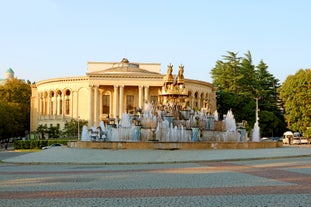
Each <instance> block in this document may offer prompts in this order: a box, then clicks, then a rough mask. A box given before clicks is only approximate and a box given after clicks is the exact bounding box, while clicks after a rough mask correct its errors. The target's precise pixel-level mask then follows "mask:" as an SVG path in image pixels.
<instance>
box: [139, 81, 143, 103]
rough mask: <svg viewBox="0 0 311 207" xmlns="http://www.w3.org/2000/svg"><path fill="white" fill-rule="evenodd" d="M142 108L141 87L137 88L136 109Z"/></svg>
mask: <svg viewBox="0 0 311 207" xmlns="http://www.w3.org/2000/svg"><path fill="white" fill-rule="evenodd" d="M142 106H143V86H138V107H139V108H142Z"/></svg>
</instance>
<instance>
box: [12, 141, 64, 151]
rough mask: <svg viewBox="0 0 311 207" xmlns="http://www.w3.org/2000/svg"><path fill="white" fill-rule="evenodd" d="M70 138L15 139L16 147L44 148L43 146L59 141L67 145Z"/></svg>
mask: <svg viewBox="0 0 311 207" xmlns="http://www.w3.org/2000/svg"><path fill="white" fill-rule="evenodd" d="M67 142H68V140H14V149H42V147H45V146H50V145H51V144H54V143H59V144H63V145H66V146H67Z"/></svg>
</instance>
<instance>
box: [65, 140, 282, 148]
mask: <svg viewBox="0 0 311 207" xmlns="http://www.w3.org/2000/svg"><path fill="white" fill-rule="evenodd" d="M282 146H283V144H282V142H217V141H200V142H125V141H124V142H110V141H108V142H102V141H91V142H88V141H69V142H68V147H70V148H89V149H113V150H118V149H128V150H130V149H135V150H211V149H259V148H277V147H282Z"/></svg>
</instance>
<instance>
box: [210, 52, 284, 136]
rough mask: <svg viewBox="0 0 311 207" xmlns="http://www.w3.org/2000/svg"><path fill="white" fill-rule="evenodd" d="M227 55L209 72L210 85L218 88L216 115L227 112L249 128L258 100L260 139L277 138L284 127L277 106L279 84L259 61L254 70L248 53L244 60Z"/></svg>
mask: <svg viewBox="0 0 311 207" xmlns="http://www.w3.org/2000/svg"><path fill="white" fill-rule="evenodd" d="M228 54H229V55H227V56H223V60H219V61H217V62H216V65H215V67H214V68H213V69H212V70H211V74H212V78H213V84H214V86H216V87H217V88H218V91H217V110H218V112H219V113H220V114H225V113H227V111H228V109H230V108H231V109H232V111H233V113H234V116H235V119H236V120H237V121H238V122H242V121H243V120H246V121H247V122H248V123H249V126H250V127H252V126H253V125H254V123H255V108H256V105H255V98H259V108H260V112H259V117H260V121H259V124H260V128H261V131H262V136H276V135H277V136H280V135H281V134H282V132H283V130H284V129H285V128H284V126H285V125H284V117H283V114H282V113H281V111H280V109H279V108H278V105H277V103H278V93H277V88H278V87H279V84H278V82H279V80H277V79H275V78H274V77H273V75H272V74H270V73H269V72H268V66H267V65H266V64H265V63H264V62H263V61H260V63H259V64H258V65H257V66H255V65H254V64H253V60H252V56H251V53H250V52H249V51H248V52H247V53H246V54H245V57H238V55H237V53H233V52H228ZM268 112H271V113H268ZM268 115H269V116H268ZM271 126H273V127H271Z"/></svg>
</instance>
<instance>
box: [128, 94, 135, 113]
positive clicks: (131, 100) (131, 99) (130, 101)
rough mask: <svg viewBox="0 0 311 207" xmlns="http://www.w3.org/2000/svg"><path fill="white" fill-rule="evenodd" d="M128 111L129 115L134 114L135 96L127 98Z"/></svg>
mask: <svg viewBox="0 0 311 207" xmlns="http://www.w3.org/2000/svg"><path fill="white" fill-rule="evenodd" d="M126 111H127V113H134V96H133V95H128V96H126Z"/></svg>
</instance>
